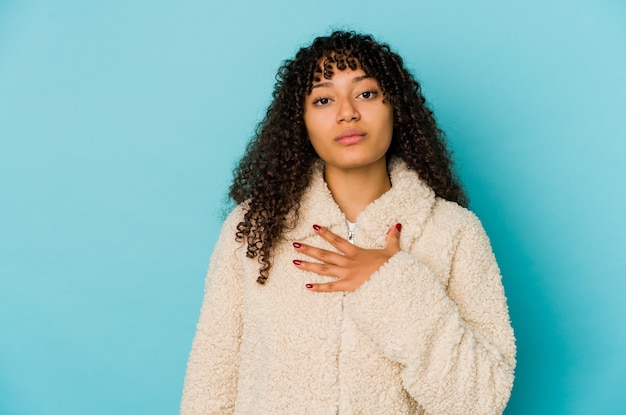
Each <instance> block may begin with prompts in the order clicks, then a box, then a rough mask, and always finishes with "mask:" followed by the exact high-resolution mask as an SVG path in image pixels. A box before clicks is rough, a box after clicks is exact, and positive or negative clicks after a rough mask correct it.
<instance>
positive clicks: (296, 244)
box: [293, 242, 302, 248]
mask: <svg viewBox="0 0 626 415" xmlns="http://www.w3.org/2000/svg"><path fill="white" fill-rule="evenodd" d="M301 246H302V245H301V244H300V243H298V242H294V243H293V247H294V248H300V247H301Z"/></svg>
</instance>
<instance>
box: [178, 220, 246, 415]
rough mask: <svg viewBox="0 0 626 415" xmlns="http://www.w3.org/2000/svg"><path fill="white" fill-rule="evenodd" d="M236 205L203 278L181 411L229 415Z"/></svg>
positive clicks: (235, 326)
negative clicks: (198, 312) (201, 299)
mask: <svg viewBox="0 0 626 415" xmlns="http://www.w3.org/2000/svg"><path fill="white" fill-rule="evenodd" d="M238 210H239V208H237V209H235V211H233V213H231V215H230V216H229V217H228V219H227V220H226V221H225V223H224V225H223V227H222V231H221V233H220V236H219V239H218V241H217V243H216V245H215V250H214V251H213V255H212V256H211V261H210V264H209V271H208V274H207V277H206V283H205V284H206V285H205V293H204V300H203V302H202V307H201V310H200V319H199V321H198V324H197V327H196V335H195V337H194V340H193V343H192V347H191V353H190V356H189V361H188V363H187V373H186V375H185V382H184V387H183V395H182V401H181V407H180V413H181V415H195V414H202V415H209V414H215V415H217V414H220V415H225V414H232V413H233V411H234V406H235V396H236V388H237V372H238V367H239V344H240V339H241V331H242V318H241V308H242V289H241V279H242V278H241V274H242V272H241V265H240V263H239V262H238V261H237V260H236V253H237V250H238V248H239V247H240V244H239V243H237V242H236V241H235V232H236V226H237V224H238V223H239V218H240V215H238V214H237V211H238Z"/></svg>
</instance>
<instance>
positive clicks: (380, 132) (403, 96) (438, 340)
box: [181, 32, 515, 415]
mask: <svg viewBox="0 0 626 415" xmlns="http://www.w3.org/2000/svg"><path fill="white" fill-rule="evenodd" d="M230 196H231V197H232V198H233V199H234V200H235V201H236V202H237V203H238V205H237V207H236V208H235V209H234V210H233V212H232V213H231V214H230V216H229V217H228V219H227V220H226V222H225V223H224V227H223V229H222V232H221V235H220V237H219V240H218V242H217V245H216V247H215V251H214V253H213V256H212V259H211V264H210V267H209V272H208V276H207V281H206V291H205V298H204V302H203V305H202V309H201V313H200V320H199V322H198V326H197V333H196V336H195V339H194V341H193V346H192V350H191V355H190V358H189V363H188V367H187V375H186V378H185V385H184V392H183V400H182V405H181V413H182V414H184V415H186V414H256V415H259V414H272V415H276V414H290V415H291V414H298V415H303V414H327V415H336V414H341V415H344V414H429V415H444V414H445V415H452V414H464V415H465V414H499V413H501V412H502V411H503V410H504V407H505V406H506V403H507V401H508V399H509V395H510V391H511V387H512V383H513V371H514V367H515V341H514V337H513V331H512V329H511V325H510V322H509V315H508V310H507V305H506V299H505V296H504V291H503V288H502V284H501V278H500V273H499V270H498V266H497V264H496V262H495V259H494V256H493V253H492V251H491V247H490V244H489V240H488V238H487V236H486V235H485V232H484V230H483V228H482V226H481V224H480V222H479V220H478V219H477V218H476V217H475V216H474V215H473V214H472V213H471V212H470V211H468V210H467V209H466V208H465V206H466V205H467V201H466V198H465V195H464V192H463V189H462V188H461V186H460V184H459V182H458V181H457V179H456V178H455V176H454V174H453V172H452V170H451V161H450V157H449V153H448V151H447V150H446V147H445V144H444V139H443V135H442V133H441V131H440V130H439V129H438V128H437V125H436V123H435V120H434V118H433V115H432V112H431V111H430V110H429V109H428V107H427V106H426V105H425V100H424V98H423V96H422V95H421V92H420V86H419V84H418V83H417V82H416V81H415V79H414V78H413V77H412V76H411V74H410V73H409V72H408V71H407V70H406V68H405V67H404V66H403V62H402V59H401V58H400V57H399V56H398V55H397V54H395V53H393V52H391V51H390V49H389V47H388V46H387V45H384V44H380V43H378V42H376V41H375V40H374V39H373V38H372V37H370V36H364V35H359V34H355V33H351V32H335V33H333V34H332V35H330V36H328V37H320V38H317V39H315V40H314V42H313V43H312V44H311V45H310V46H309V47H306V48H303V49H301V50H300V51H299V52H298V53H297V55H296V57H295V59H293V60H288V61H286V62H285V63H284V64H283V66H282V67H281V68H280V70H279V72H278V77H277V83H276V87H275V90H274V94H273V102H272V103H271V104H270V106H269V108H268V110H267V114H266V117H265V119H264V120H263V121H262V122H261V123H260V125H259V127H258V129H257V133H256V136H255V137H254V139H253V140H252V141H251V142H250V143H249V145H248V147H247V149H246V152H245V154H244V156H243V158H242V160H241V162H240V163H239V165H238V167H237V169H236V171H235V179H234V181H233V184H232V186H231V190H230Z"/></svg>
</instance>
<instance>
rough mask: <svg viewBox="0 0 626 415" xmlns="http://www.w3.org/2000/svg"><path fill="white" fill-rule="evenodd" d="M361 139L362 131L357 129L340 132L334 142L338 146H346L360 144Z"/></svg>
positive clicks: (363, 134)
mask: <svg viewBox="0 0 626 415" xmlns="http://www.w3.org/2000/svg"><path fill="white" fill-rule="evenodd" d="M363 139H365V133H364V132H363V131H361V130H357V129H349V130H345V131H342V133H341V134H339V136H338V137H337V138H335V141H336V142H337V143H339V144H343V145H346V146H348V145H352V144H357V143H360V142H361V141H363Z"/></svg>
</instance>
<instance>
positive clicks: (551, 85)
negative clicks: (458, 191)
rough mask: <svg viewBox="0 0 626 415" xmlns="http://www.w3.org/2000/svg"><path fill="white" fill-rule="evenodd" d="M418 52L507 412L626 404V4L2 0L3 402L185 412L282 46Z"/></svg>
mask: <svg viewBox="0 0 626 415" xmlns="http://www.w3.org/2000/svg"><path fill="white" fill-rule="evenodd" d="M332 28H352V29H356V30H361V31H365V32H370V33H373V34H374V35H376V36H377V37H378V38H379V39H380V40H382V41H386V42H389V43H390V44H391V45H392V47H394V49H395V50H397V51H398V52H399V53H400V54H401V55H402V56H403V57H404V58H405V59H406V61H407V64H408V65H409V67H411V68H412V69H413V71H414V72H415V74H416V75H417V77H418V79H420V80H421V82H422V84H423V88H424V93H425V95H426V97H427V98H428V99H429V101H430V103H431V105H432V107H433V108H434V110H435V113H436V115H437V117H438V120H439V122H440V123H441V126H442V127H443V128H444V130H446V132H447V134H448V137H449V141H450V145H451V147H452V148H453V150H454V151H455V157H456V160H457V163H458V166H459V169H460V173H461V176H462V179H463V181H464V183H465V184H466V186H467V188H468V191H469V194H470V197H471V200H472V204H471V207H472V209H473V210H474V211H475V212H476V213H477V214H478V215H479V216H480V217H481V218H482V220H483V223H484V225H485V227H486V229H487V231H488V233H489V234H490V236H491V238H492V243H493V247H494V250H495V252H496V255H497V257H498V259H499V262H500V265H501V268H502V272H503V281H504V284H505V288H506V291H507V294H508V298H509V306H510V311H511V317H512V321H513V325H514V327H515V330H516V335H517V339H518V349H519V350H518V367H517V372H516V382H515V387H514V390H513V395H512V398H511V401H510V404H509V407H508V409H507V411H506V414H508V415H514V414H534V415H541V414H550V415H554V414H568V415H569V414H574V415H578V414H623V413H624V410H625V408H626V394H625V393H624V391H625V390H626V353H624V350H626V329H625V326H626V325H625V323H624V316H626V301H624V295H625V293H626V282H625V279H624V254H625V252H624V251H625V249H624V242H623V241H624V236H626V219H625V218H624V208H623V206H624V203H625V202H626V199H625V194H626V184H625V182H626V180H625V179H626V168H625V167H624V165H625V163H624V156H625V155H626V144H625V138H626V127H625V123H624V120H625V119H626V5H625V3H624V2H623V1H618V0H615V1H609V0H599V1H598V0H596V1H592V0H589V1H568V0H554V1H548V2H545V1H538V0H525V1H517V2H502V1H497V0H476V1H471V2H469V1H467V2H458V1H437V2H435V1H431V2H427V1H415V0H405V1H400V0H387V1H384V2H383V1H376V2H374V1H363V0H360V1H356V0H347V1H342V2H336V1H334V0H321V1H317V2H308V3H306V4H299V3H298V2H294V1H292V0H281V1H273V2H254V1H247V2H242V1H237V0H234V1H230V2H224V1H222V2H215V1H213V2H209V1H199V0H191V1H184V2H174V1H167V0H151V1H148V0H144V1H137V0H135V1H120V0H117V1H108V2H96V1H85V0H75V1H69V0H67V1H61V0H59V1H49V2H44V1H34V0H22V1H11V0H0V198H1V203H0V275H1V277H0V333H1V334H0V336H1V340H0V414H3V415H14V414H15V415H17V414H20V415H33V414H47V415H48V414H52V415H55V414H59V415H61V414H63V415H73V414H81V415H82V414H94V415H98V414H131V413H132V414H172V413H176V412H177V410H178V403H179V399H180V392H181V388H182V381H183V376H184V371H185V364H186V359H187V354H188V352H189V349H190V345H191V340H192V337H193V334H194V327H195V323H196V319H197V316H198V311H199V307H200V302H201V297H202V290H203V279H204V274H205V271H206V267H207V264H208V260H209V256H210V253H211V251H212V247H213V244H214V242H215V240H216V238H217V234H218V230H219V227H220V223H221V220H222V218H223V213H224V209H225V206H226V205H225V203H224V202H225V199H224V194H225V192H226V189H227V186H228V184H229V181H230V179H231V173H230V171H231V169H232V167H233V164H234V163H235V161H236V160H237V158H238V157H239V156H240V155H241V152H242V150H243V147H244V145H245V143H246V141H247V139H248V138H249V137H250V135H251V133H252V131H253V129H254V126H255V124H256V123H257V122H258V121H259V120H260V118H261V117H262V115H263V113H264V109H265V107H266V105H267V104H268V102H269V98H270V94H271V90H272V87H273V82H274V74H275V72H276V69H277V68H278V66H279V64H280V62H281V61H282V60H283V59H286V58H289V57H291V56H293V54H294V52H295V51H296V50H297V48H298V47H299V46H300V45H302V44H305V43H308V42H309V41H310V40H312V38H313V37H314V36H315V35H320V34H327V33H328V32H329V30H330V29H332Z"/></svg>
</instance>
